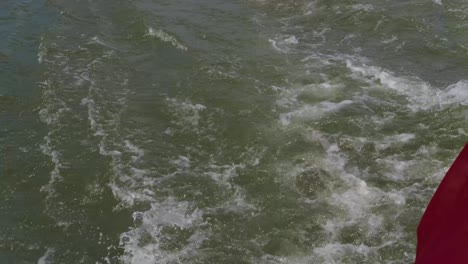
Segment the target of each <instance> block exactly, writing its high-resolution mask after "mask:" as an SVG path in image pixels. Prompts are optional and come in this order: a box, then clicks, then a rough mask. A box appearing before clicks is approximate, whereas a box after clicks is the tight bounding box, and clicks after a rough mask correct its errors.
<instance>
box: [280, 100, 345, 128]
mask: <svg viewBox="0 0 468 264" xmlns="http://www.w3.org/2000/svg"><path fill="white" fill-rule="evenodd" d="M351 104H353V101H351V100H343V101H341V102H338V103H335V102H329V101H323V102H320V103H318V104H315V105H305V106H303V107H301V108H300V109H298V110H295V111H292V112H289V113H285V114H281V115H280V123H281V124H282V125H284V126H287V125H290V124H291V123H293V122H297V121H308V120H314V119H318V118H321V117H323V116H324V115H326V114H329V113H332V112H336V111H339V110H340V109H342V108H345V107H346V106H349V105H351Z"/></svg>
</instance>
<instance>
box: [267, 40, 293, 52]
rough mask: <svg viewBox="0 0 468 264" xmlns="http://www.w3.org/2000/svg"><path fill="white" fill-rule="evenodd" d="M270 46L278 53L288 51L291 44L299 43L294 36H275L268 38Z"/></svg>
mask: <svg viewBox="0 0 468 264" xmlns="http://www.w3.org/2000/svg"><path fill="white" fill-rule="evenodd" d="M268 41H269V42H270V43H271V46H272V47H273V48H274V49H275V50H277V51H278V52H280V53H288V52H290V51H291V48H292V46H294V45H296V44H298V43H299V40H298V39H297V38H296V36H277V37H276V38H275V39H269V40H268Z"/></svg>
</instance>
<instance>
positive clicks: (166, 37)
mask: <svg viewBox="0 0 468 264" xmlns="http://www.w3.org/2000/svg"><path fill="white" fill-rule="evenodd" d="M146 35H147V36H151V37H156V38H158V39H159V40H161V41H163V42H167V43H170V44H171V45H172V46H174V47H176V48H177V49H180V50H182V51H187V50H188V48H187V46H185V45H184V44H182V43H180V42H179V41H178V40H177V39H176V38H175V37H174V36H172V35H170V34H169V33H166V32H164V31H163V30H162V29H158V30H156V29H154V28H152V27H148V29H147V33H146Z"/></svg>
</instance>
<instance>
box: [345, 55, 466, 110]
mask: <svg viewBox="0 0 468 264" xmlns="http://www.w3.org/2000/svg"><path fill="white" fill-rule="evenodd" d="M346 66H347V67H348V68H349V69H350V70H351V71H352V73H353V74H352V76H353V77H354V78H357V79H359V80H363V81H366V82H367V83H369V84H370V85H373V86H377V87H379V86H382V87H384V88H389V89H391V90H394V91H395V92H397V93H399V94H401V95H404V96H405V97H406V98H407V100H408V101H409V103H408V104H407V107H408V108H409V109H410V110H412V111H414V112H417V111H421V110H423V111H426V110H431V109H437V108H439V109H440V108H442V109H443V108H446V107H448V106H450V105H453V104H462V105H466V104H468V81H466V80H461V81H459V82H457V83H455V84H452V85H449V86H448V87H446V88H445V89H438V88H436V87H432V86H430V85H429V84H427V83H426V82H424V81H422V80H420V79H418V78H416V77H398V76H396V75H395V74H394V73H392V72H391V71H388V70H386V69H383V68H381V67H376V66H368V65H366V64H363V63H362V64H361V65H357V64H356V63H354V62H352V61H351V60H347V61H346Z"/></svg>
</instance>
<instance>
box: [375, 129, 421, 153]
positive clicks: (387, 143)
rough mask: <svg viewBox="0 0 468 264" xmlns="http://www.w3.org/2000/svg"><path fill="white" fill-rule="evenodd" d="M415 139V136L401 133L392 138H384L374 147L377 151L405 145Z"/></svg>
mask: <svg viewBox="0 0 468 264" xmlns="http://www.w3.org/2000/svg"><path fill="white" fill-rule="evenodd" d="M414 138H416V135H415V134H412V133H403V134H398V135H393V136H386V137H384V138H383V140H382V141H380V142H377V143H376V147H377V149H379V150H384V149H387V148H389V147H391V146H394V145H400V144H406V143H408V142H410V141H411V140H413V139H414Z"/></svg>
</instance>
